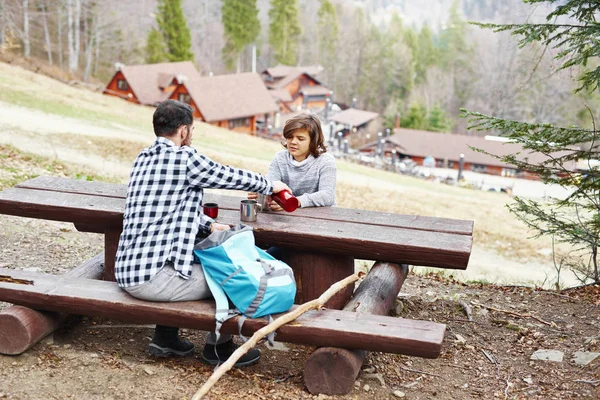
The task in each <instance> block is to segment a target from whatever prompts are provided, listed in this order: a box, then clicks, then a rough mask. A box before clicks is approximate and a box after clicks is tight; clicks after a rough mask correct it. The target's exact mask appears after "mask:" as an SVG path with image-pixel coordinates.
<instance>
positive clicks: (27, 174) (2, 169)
mask: <svg viewBox="0 0 600 400" xmlns="http://www.w3.org/2000/svg"><path fill="white" fill-rule="evenodd" d="M40 175H48V176H62V177H68V178H75V179H83V180H87V181H104V182H116V180H115V179H114V178H111V177H108V176H105V175H101V174H97V173H96V172H94V171H92V170H90V169H86V168H80V167H77V166H73V165H70V164H68V163H65V162H62V161H59V160H56V159H50V158H47V157H41V156H38V155H35V154H31V153H26V152H22V151H20V150H18V149H16V148H14V147H13V146H10V145H2V144H0V190H4V189H6V188H9V187H13V186H15V185H18V184H19V183H21V182H24V181H26V180H29V179H33V178H35V177H37V176H40Z"/></svg>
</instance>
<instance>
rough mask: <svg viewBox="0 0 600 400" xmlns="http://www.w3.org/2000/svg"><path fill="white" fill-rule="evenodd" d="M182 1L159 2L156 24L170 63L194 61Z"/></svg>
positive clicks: (167, 0) (163, 0) (165, 0)
mask: <svg viewBox="0 0 600 400" xmlns="http://www.w3.org/2000/svg"><path fill="white" fill-rule="evenodd" d="M181 1H182V0H159V1H158V12H157V15H156V22H157V23H158V30H159V32H160V34H161V36H162V39H163V41H164V44H165V47H166V49H167V51H166V54H167V59H168V60H169V61H193V60H194V53H193V52H192V36H191V34H190V29H189V27H188V25H187V21H186V19H185V15H183V8H182V6H181ZM151 33H152V32H151Z"/></svg>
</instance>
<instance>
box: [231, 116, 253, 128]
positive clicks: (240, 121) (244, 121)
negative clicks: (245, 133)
mask: <svg viewBox="0 0 600 400" xmlns="http://www.w3.org/2000/svg"><path fill="white" fill-rule="evenodd" d="M241 126H250V118H236V119H230V120H229V129H234V128H239V127H241Z"/></svg>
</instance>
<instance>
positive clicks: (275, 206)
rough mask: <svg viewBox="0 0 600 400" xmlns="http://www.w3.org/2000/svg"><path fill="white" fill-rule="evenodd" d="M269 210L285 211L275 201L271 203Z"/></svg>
mask: <svg viewBox="0 0 600 400" xmlns="http://www.w3.org/2000/svg"><path fill="white" fill-rule="evenodd" d="M269 208H270V209H271V211H283V208H282V207H281V206H280V205H279V204H277V203H276V202H275V201H271V202H270V203H269Z"/></svg>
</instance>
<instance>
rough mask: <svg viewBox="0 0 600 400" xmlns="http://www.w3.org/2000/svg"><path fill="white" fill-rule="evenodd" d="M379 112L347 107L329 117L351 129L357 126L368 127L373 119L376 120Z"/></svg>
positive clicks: (360, 127)
mask: <svg viewBox="0 0 600 400" xmlns="http://www.w3.org/2000/svg"><path fill="white" fill-rule="evenodd" d="M378 116H379V114H377V113H376V112H372V111H365V110H358V109H356V108H347V109H345V110H343V111H340V112H339V113H337V114H334V115H332V116H330V117H329V120H330V121H334V122H337V123H338V124H342V125H345V126H346V127H347V128H348V130H349V131H352V130H354V128H356V129H357V130H359V129H366V128H367V126H368V125H369V123H371V121H374V120H375V119H376V118H377V117H378Z"/></svg>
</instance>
